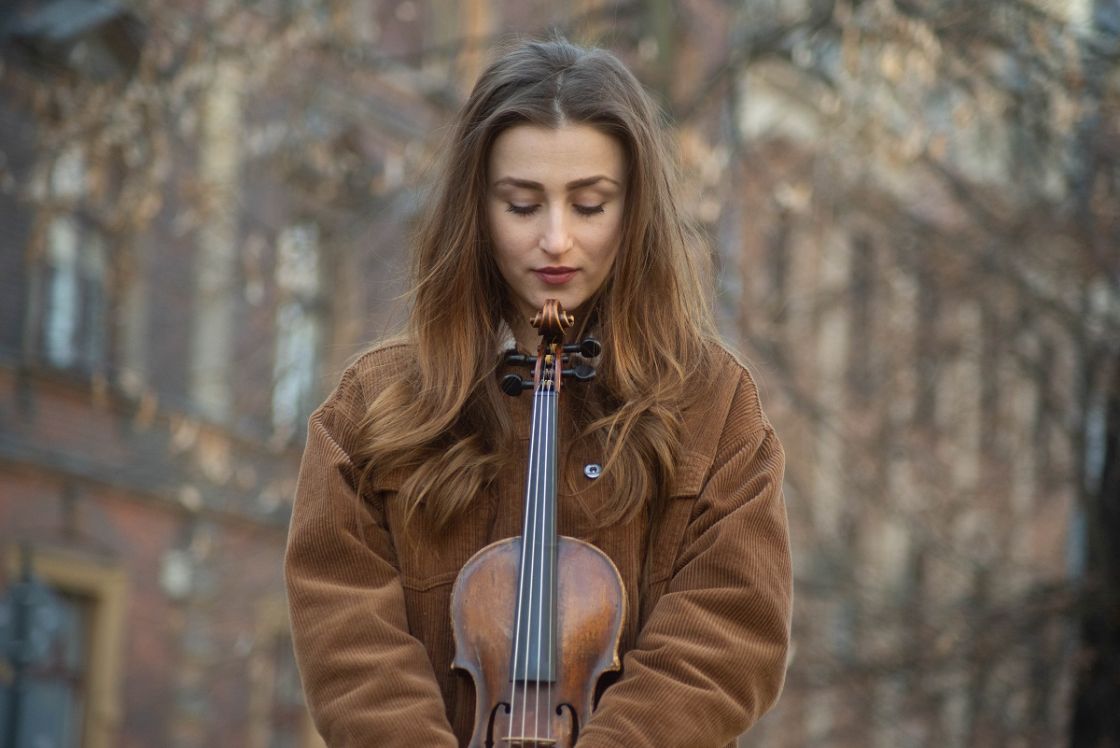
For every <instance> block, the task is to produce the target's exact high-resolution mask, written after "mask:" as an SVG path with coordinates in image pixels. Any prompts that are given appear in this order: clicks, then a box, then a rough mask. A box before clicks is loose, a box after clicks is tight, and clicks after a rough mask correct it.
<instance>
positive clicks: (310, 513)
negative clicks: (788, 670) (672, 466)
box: [285, 345, 792, 748]
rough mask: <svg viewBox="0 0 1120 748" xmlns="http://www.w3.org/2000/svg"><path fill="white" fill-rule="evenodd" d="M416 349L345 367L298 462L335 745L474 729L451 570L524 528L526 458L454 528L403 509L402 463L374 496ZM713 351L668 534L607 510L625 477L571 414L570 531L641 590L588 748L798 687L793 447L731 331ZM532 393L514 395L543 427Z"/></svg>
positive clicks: (614, 747)
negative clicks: (379, 421)
mask: <svg viewBox="0 0 1120 748" xmlns="http://www.w3.org/2000/svg"><path fill="white" fill-rule="evenodd" d="M410 350H411V349H410V348H409V347H408V346H406V345H397V346H390V347H385V348H381V349H378V350H375V351H372V352H370V353H367V354H366V355H364V356H363V357H362V358H361V359H359V360H358V361H357V362H356V363H355V364H354V365H352V366H351V367H350V368H348V369H347V371H346V372H345V373H344V374H343V376H342V379H341V381H340V383H339V385H338V387H337V388H336V390H335V391H334V392H333V393H332V394H331V396H330V397H329V398H328V399H327V400H326V402H324V403H323V405H322V406H321V407H320V408H319V409H318V410H316V411H315V413H314V414H313V415H312V416H311V419H310V424H309V429H308V439H307V448H306V450H305V452H304V456H303V462H302V465H301V468H300V475H299V482H298V488H297V493H296V500H295V508H294V510H293V514H292V522H291V530H290V534H289V537H288V548H287V555H286V558H285V572H286V579H287V587H288V597H289V606H290V611H291V622H292V634H293V640H294V644H295V651H296V657H297V660H298V662H299V667H300V672H301V675H302V678H303V684H304V690H305V693H306V696H307V700H308V705H309V707H310V709H311V713H312V715H313V717H314V719H315V724H316V726H317V727H318V729H319V732H320V733H321V734H322V735H323V737H324V738H325V740H326V742H327V744H328V745H329V746H330V747H331V748H352V747H356V746H363V747H364V746H377V747H378V748H392V747H394V746H402V747H407V748H440V747H444V746H445V747H446V748H453V747H454V746H458V745H465V744H466V741H467V739H468V738H469V735H470V732H471V727H472V725H471V722H472V720H473V715H474V705H473V698H474V692H473V687H472V685H471V683H470V680H469V678H468V676H466V675H465V674H463V673H461V672H459V671H452V670H451V669H450V663H451V660H452V657H453V655H454V651H453V647H454V645H453V641H452V633H451V622H450V613H449V602H450V597H451V587H452V584H453V583H454V581H455V578H456V575H457V574H458V571H459V569H460V568H461V567H462V566H463V564H464V563H465V562H466V561H467V560H468V559H469V558H470V557H471V555H473V554H474V553H475V551H477V550H478V549H480V548H482V547H483V546H485V545H487V544H489V543H491V542H493V541H495V540H499V539H502V538H506V537H510V536H514V535H518V534H520V522H521V518H522V502H523V491H524V486H523V481H524V473H525V460H524V459H522V460H520V461H518V462H516V464H514V465H511V467H510V468H509V470H508V472H506V473H503V474H502V475H501V476H499V479H498V480H497V481H495V483H494V484H493V485H492V486H491V488H489V489H488V490H487V491H486V492H485V493H484V494H483V495H481V496H479V497H478V498H477V499H476V501H475V503H474V504H473V505H472V508H471V510H470V513H469V516H468V517H467V518H466V519H464V520H462V521H460V522H458V523H457V524H456V525H455V526H454V527H453V528H452V529H451V530H450V531H449V532H447V533H445V534H443V535H432V534H429V533H428V532H426V530H425V526H424V522H423V520H420V521H416V520H414V521H413V524H411V525H408V526H407V527H406V526H405V524H404V521H403V516H402V510H401V508H400V506H399V502H396V501H395V500H394V498H395V493H396V491H397V489H398V488H399V486H400V482H401V476H394V475H382V474H378V473H377V472H376V471H374V472H373V474H372V478H371V481H370V483H371V487H370V488H369V490H367V491H364V492H363V496H362V497H361V499H359V498H358V496H357V495H356V491H355V486H356V483H357V469H358V468H357V467H356V466H355V464H354V462H353V460H352V459H351V455H353V454H355V452H356V450H357V447H358V439H359V432H358V427H357V424H358V423H359V422H360V421H361V419H362V417H363V415H364V413H365V411H366V408H367V405H368V403H370V402H371V401H372V400H373V398H374V397H376V395H377V394H378V392H379V391H380V389H381V388H383V387H384V386H385V385H386V383H387V382H389V381H390V380H391V379H392V378H393V377H394V376H398V375H399V372H400V371H401V370H402V368H405V367H403V364H404V363H405V362H406V361H407V357H408V356H409V355H410ZM715 358H716V360H717V365H716V371H715V372H714V374H715V376H713V377H711V380H710V383H709V384H707V385H704V386H705V387H706V391H705V392H703V393H701V396H700V397H698V398H697V399H696V403H697V404H696V405H695V406H692V407H690V408H689V409H688V410H686V411H685V413H684V431H683V446H684V450H683V456H682V463H681V464H680V466H679V468H678V470H677V475H676V478H675V481H674V484H673V485H672V486H671V490H670V492H669V493H670V496H671V498H670V501H669V502H668V506H667V509H666V510H665V512H664V513H663V515H662V517H661V519H660V520H659V521H658V522H657V524H656V526H655V528H654V529H653V531H652V533H651V532H650V529H649V527H648V522H647V520H646V519H645V517H644V515H643V516H639V517H638V518H636V519H634V520H632V521H630V522H628V523H624V524H620V525H617V526H612V527H609V528H606V529H596V528H595V526H594V524H593V522H592V521H591V517H592V516H593V514H594V511H595V508H596V506H597V505H598V504H599V503H600V502H602V501H604V500H605V497H606V491H607V490H609V483H608V480H607V479H606V478H598V479H597V478H589V477H588V475H587V473H586V472H585V469H584V468H585V466H586V465H589V464H593V463H600V462H602V461H603V455H599V454H595V453H594V448H593V447H591V446H590V445H586V444H585V443H581V442H577V441H575V440H573V439H572V438H571V437H572V435H571V434H570V433H566V428H567V427H565V426H562V427H561V434H560V444H561V447H560V449H561V458H560V468H559V473H558V475H559V479H558V480H559V508H558V525H559V531H560V533H561V534H563V535H569V536H574V537H577V538H581V539H584V540H587V541H589V542H591V543H593V544H595V545H596V546H598V547H599V548H600V549H602V550H603V551H604V552H605V553H606V554H607V555H608V556H610V558H611V559H612V560H613V561H614V563H615V564H616V565H617V567H618V569H619V571H620V573H621V575H622V578H623V581H624V586H625V589H626V594H627V598H628V601H629V604H628V607H629V614H628V620H627V621H626V623H625V625H624V630H623V634H622V641H621V643H620V646H619V655H620V656H621V658H622V672H621V675H620V676H619V677H618V679H617V681H616V682H614V683H613V684H611V685H610V686H609V687H608V688H607V689H606V690H605V692H604V693H603V695H602V697H601V699H600V701H599V704H598V708H597V709H596V711H595V712H594V714H593V715H592V717H591V718H590V719H589V720H588V721H587V723H586V724H585V725H584V726H583V728H582V729H581V731H580V738H579V743H578V745H579V747H580V748H605V747H607V746H610V747H611V748H622V747H625V748H644V747H649V748H654V747H656V748H719V747H720V746H724V745H728V744H729V743H730V742H733V741H734V738H735V736H737V735H739V734H740V733H742V732H743V731H744V730H746V729H747V728H748V727H749V726H750V725H752V724H753V723H754V722H755V721H756V720H757V719H758V718H759V717H760V716H761V715H762V714H763V713H764V712H765V711H766V710H767V709H768V708H769V707H770V706H771V705H772V704H773V703H774V701H775V700H776V699H777V697H778V694H779V692H780V691H781V686H782V682H783V679H784V676H785V667H786V653H787V650H788V645H789V635H790V611H791V602H792V589H791V587H792V582H791V564H790V550H789V535H788V528H787V523H786V510H785V505H784V503H783V499H782V492H781V483H782V473H783V470H784V455H783V452H782V447H781V445H780V444H779V442H778V439H777V438H776V436H775V435H774V431H773V429H772V428H771V427H770V424H769V422H768V421H767V420H766V417H765V416H764V415H763V413H762V410H761V408H760V405H759V399H758V393H757V390H756V388H755V385H754V382H753V381H752V380H751V378H750V376H749V375H748V374H747V372H746V370H745V369H743V368H742V366H740V365H739V364H738V363H737V362H736V361H735V359H734V358H733V357H732V356H731V355H730V354H727V353H726V352H724V351H722V350H720V351H718V352H716V354H715ZM575 386H577V387H578V386H582V385H575ZM531 399H532V398H529V397H522V398H509V401H508V403H509V407H510V408H511V411H512V416H513V418H514V419H515V422H516V423H518V424H519V425H520V426H519V427H520V428H521V437H522V439H524V440H525V442H526V443H527V440H528V430H529V416H530V407H531V402H530V401H531ZM563 402H564V396H563V395H562V396H561V408H562V407H563ZM561 423H562V424H563V423H564V419H563V418H561ZM565 445H566V446H565ZM525 452H526V450H522V454H525ZM590 472H591V473H592V474H593V473H594V471H590ZM639 514H643V513H639Z"/></svg>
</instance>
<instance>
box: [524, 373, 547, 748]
mask: <svg viewBox="0 0 1120 748" xmlns="http://www.w3.org/2000/svg"><path fill="white" fill-rule="evenodd" d="M542 378H543V375H542ZM544 403H547V400H545V396H544V388H543V387H542V388H541V391H540V392H537V393H536V395H534V402H533V406H534V407H533V416H534V417H533V432H534V433H533V440H534V441H535V442H536V443H537V444H538V445H540V446H538V449H537V453H536V459H535V460H534V461H533V465H532V466H531V467H530V470H531V485H532V492H531V497H530V501H531V507H532V521H531V523H530V527H529V528H527V529H528V530H529V537H530V538H532V539H533V540H536V538H537V533H538V532H539V530H538V526H539V524H540V520H541V517H540V495H541V473H542V472H543V471H542V470H541V465H540V463H541V457H542V452H541V447H543V446H544V439H543V436H542V435H543V432H544V431H545V419H544V417H543V411H544V405H543V404H544ZM528 555H529V598H528V604H529V611H528V621H527V624H528V625H527V627H526V633H527V634H529V635H530V636H534V634H535V637H534V638H536V639H537V641H538V645H539V641H540V635H539V631H540V615H539V604H538V602H537V601H538V599H539V588H540V583H539V580H538V578H537V577H538V575H539V572H538V570H537V556H536V554H535V553H534V554H528ZM531 644H532V640H530V641H528V642H526V646H530V645H531ZM538 652H539V649H538ZM528 659H529V653H528V651H526V653H525V660H526V664H528ZM536 665H537V667H538V668H539V667H540V661H539V659H538V661H537V663H536ZM530 676H531V673H530V672H529V668H528V667H526V668H525V677H524V679H523V681H524V688H525V693H524V694H522V707H521V735H522V736H524V735H525V734H526V730H525V727H526V725H525V722H526V718H527V717H528V712H529V709H528V707H529V694H528V691H529V680H530ZM536 696H537V699H536V704H537V706H539V703H540V687H539V686H538V687H537V689H536ZM533 717H534V723H535V722H536V712H534V715H533ZM535 731H536V727H535V726H534V732H535Z"/></svg>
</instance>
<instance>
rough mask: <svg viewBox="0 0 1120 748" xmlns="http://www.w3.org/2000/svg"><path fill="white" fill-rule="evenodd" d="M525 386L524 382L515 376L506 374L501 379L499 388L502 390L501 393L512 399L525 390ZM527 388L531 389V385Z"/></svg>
mask: <svg viewBox="0 0 1120 748" xmlns="http://www.w3.org/2000/svg"><path fill="white" fill-rule="evenodd" d="M525 384H526V382H525V380H523V379H522V378H521V377H519V376H517V375H516V374H506V375H505V376H504V377H502V383H501V384H500V385H499V386H500V387H501V388H502V392H504V393H506V394H507V395H510V396H512V397H517V396H518V395H520V394H521V391H522V390H524V389H526V387H525ZM529 386H530V387H531V386H532V383H529Z"/></svg>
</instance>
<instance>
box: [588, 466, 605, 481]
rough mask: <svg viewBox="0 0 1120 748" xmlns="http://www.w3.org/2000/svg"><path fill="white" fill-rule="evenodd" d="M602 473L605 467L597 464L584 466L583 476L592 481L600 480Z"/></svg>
mask: <svg viewBox="0 0 1120 748" xmlns="http://www.w3.org/2000/svg"><path fill="white" fill-rule="evenodd" d="M602 472H603V466H602V465H600V464H599V463H597V462H589V463H587V464H586V465H584V466H583V474H584V475H586V476H587V477H588V478H590V479H591V480H595V479H596V478H598V477H599V474H600V473H602Z"/></svg>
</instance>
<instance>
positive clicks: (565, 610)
mask: <svg viewBox="0 0 1120 748" xmlns="http://www.w3.org/2000/svg"><path fill="white" fill-rule="evenodd" d="M531 322H532V324H533V326H534V327H536V328H537V331H538V332H539V333H540V335H541V343H540V348H539V349H538V351H537V355H536V356H535V357H530V356H524V355H521V354H517V353H513V354H511V355H509V356H508V357H507V361H508V362H510V363H513V364H522V365H529V366H531V367H532V369H533V378H532V380H531V381H527V380H523V379H522V378H521V377H520V376H518V375H517V374H507V375H506V377H505V378H504V379H503V381H502V389H503V391H505V392H506V393H508V394H511V395H516V394H519V393H520V392H521V391H522V390H525V389H530V388H531V389H532V390H533V415H532V431H531V435H530V439H529V464H528V476H527V479H526V487H525V512H524V523H523V525H522V531H521V535H520V536H519V537H513V538H507V539H505V540H500V541H498V542H496V543H492V544H490V545H488V546H486V547H485V548H483V549H482V550H480V551H479V552H478V553H476V554H475V555H474V556H472V557H471V559H470V560H469V561H467V563H466V565H465V566H463V568H462V570H461V571H460V572H459V576H458V578H457V579H456V580H455V586H454V588H453V589H452V593H451V618H452V631H453V633H454V637H455V659H454V660H453V661H452V667H453V668H458V669H461V670H464V671H466V672H467V673H468V674H469V675H470V676H471V678H472V680H473V681H474V686H475V715H474V732H473V733H472V735H471V740H470V743H469V745H470V747H471V748H494V747H496V746H501V747H502V748H545V747H546V746H548V747H552V746H555V747H557V748H571V746H574V745H575V742H576V740H577V738H578V737H579V730H580V727H581V726H582V725H583V724H585V723H586V721H587V719H588V717H589V716H590V714H591V711H592V709H593V707H594V696H595V688H596V685H597V683H598V681H599V678H600V676H602V675H603V673H605V672H607V671H611V670H618V669H619V667H620V664H619V658H618V642H619V637H620V636H621V633H622V624H623V620H624V618H625V616H626V593H625V590H624V588H623V586H622V577H621V575H620V574H619V572H618V569H617V568H616V567H615V565H614V563H613V562H612V561H611V560H610V558H608V557H607V555H606V554H605V553H603V552H602V551H601V550H599V549H598V548H596V547H595V546H593V545H591V544H590V543H586V542H584V541H582V540H577V539H575V538H569V537H564V536H558V535H557V533H556V464H557V446H556V437H557V427H556V423H557V418H556V412H557V411H556V406H557V400H558V397H559V394H560V390H561V386H562V383H563V382H564V381H565V379H568V380H571V379H574V380H576V381H587V380H589V379H591V378H592V377H594V370H593V369H592V368H591V367H590V366H588V365H586V364H581V365H579V366H575V367H568V363H569V361H570V354H573V353H580V354H581V355H582V356H584V357H586V358H594V357H595V356H597V355H598V354H599V351H600V350H601V348H600V346H599V343H598V342H597V341H595V340H594V339H591V338H589V339H587V340H584V341H583V343H582V344H578V345H564V332H565V330H567V329H568V328H569V327H570V326H571V325H572V324H573V322H574V319H573V318H572V316H571V315H570V314H567V313H566V312H565V311H564V310H563V308H562V307H561V306H560V304H559V302H557V301H555V300H554V299H550V300H548V301H547V302H545V305H544V308H543V309H542V310H541V311H540V312H539V313H538V314H537V315H536V316H535V317H533V319H532V320H531Z"/></svg>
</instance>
